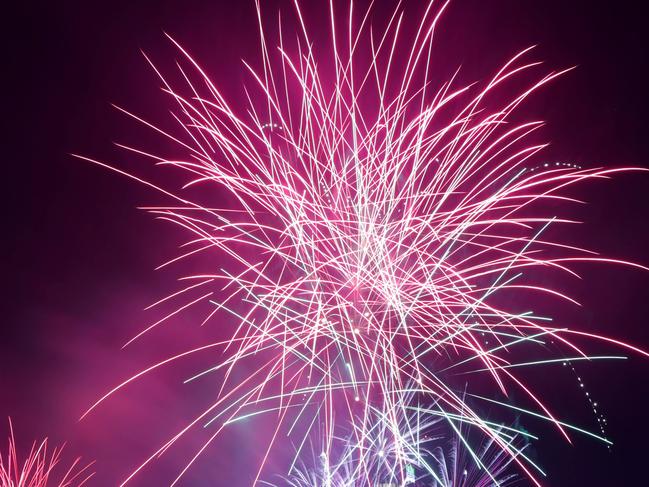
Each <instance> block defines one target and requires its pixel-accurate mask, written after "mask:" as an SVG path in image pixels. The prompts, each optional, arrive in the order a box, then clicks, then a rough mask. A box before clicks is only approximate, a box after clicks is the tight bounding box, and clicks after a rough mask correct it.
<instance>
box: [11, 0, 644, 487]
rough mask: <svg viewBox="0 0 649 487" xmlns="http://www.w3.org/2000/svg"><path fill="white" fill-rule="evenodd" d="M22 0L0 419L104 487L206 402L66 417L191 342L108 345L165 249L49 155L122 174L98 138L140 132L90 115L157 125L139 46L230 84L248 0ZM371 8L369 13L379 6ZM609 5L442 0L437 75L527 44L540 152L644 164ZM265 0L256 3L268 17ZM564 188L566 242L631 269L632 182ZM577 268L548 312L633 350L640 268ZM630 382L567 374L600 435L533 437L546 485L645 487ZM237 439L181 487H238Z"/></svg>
mask: <svg viewBox="0 0 649 487" xmlns="http://www.w3.org/2000/svg"><path fill="white" fill-rule="evenodd" d="M14 3H18V2H14ZM24 3H25V5H22V6H16V5H13V6H11V7H8V8H9V10H8V11H5V12H4V13H3V20H4V22H3V24H4V25H3V29H2V36H3V42H2V45H3V48H4V49H3V50H4V53H5V55H4V56H3V63H2V64H3V70H2V71H3V75H2V82H3V85H5V87H4V89H3V91H2V94H3V101H4V103H3V114H4V117H3V118H4V121H5V124H6V127H5V129H4V131H3V135H4V137H3V154H4V157H3V168H4V178H3V180H4V181H5V183H4V185H5V191H6V194H8V198H5V201H6V202H7V203H6V207H7V209H8V211H7V214H6V215H5V218H4V219H3V229H4V232H3V234H4V238H3V241H2V243H3V254H2V255H3V262H4V263H5V265H4V266H3V267H4V272H3V278H4V279H3V281H2V283H3V284H2V285H3V292H2V297H3V310H4V319H3V320H2V324H1V325H0V418H3V417H6V416H11V417H12V418H14V422H15V425H16V428H17V432H18V435H19V437H20V438H22V439H23V440H31V439H32V438H38V437H41V436H45V435H48V436H50V437H52V438H53V439H54V440H56V441H59V442H62V441H65V440H67V441H68V442H69V450H70V452H69V453H70V454H77V453H79V454H83V456H84V457H86V458H88V459H96V460H97V462H98V463H97V471H98V477H97V481H96V482H95V483H94V484H93V485H98V486H103V485H114V484H115V483H116V481H117V480H119V479H122V478H123V476H124V473H125V472H127V471H129V469H130V468H132V467H133V466H135V465H137V464H138V463H139V461H140V460H141V459H143V458H144V456H145V454H146V453H147V452H149V451H150V449H151V447H157V446H159V444H160V442H161V441H162V440H163V439H165V438H167V437H168V436H169V434H170V433H171V432H172V431H173V430H174V428H175V427H176V426H177V425H179V424H182V422H183V419H185V418H186V417H187V414H188V413H187V410H188V408H187V406H188V404H190V403H191V404H193V403H196V402H199V403H201V404H204V403H205V400H207V399H209V397H210V390H209V386H210V384H203V386H202V387H201V388H196V387H195V388H193V389H192V388H185V389H183V392H182V393H181V394H179V393H178V388H177V387H175V385H174V384H175V382H174V381H179V380H181V379H182V378H184V377H185V375H183V371H182V370H176V371H175V372H174V373H173V374H175V375H173V374H171V375H170V374H167V376H165V377H164V378H159V379H157V380H156V381H149V382H146V381H145V382H143V383H142V384H140V385H135V386H134V387H132V388H130V389H128V390H127V391H126V392H125V393H122V394H120V395H119V396H118V397H116V398H115V399H114V400H112V401H111V402H110V403H107V404H106V405H105V406H104V407H103V408H102V409H100V410H99V411H98V412H97V413H96V414H94V415H93V416H91V417H90V418H89V419H87V420H85V421H84V422H82V423H77V419H78V417H79V415H80V414H81V412H82V411H83V410H84V408H86V407H87V406H89V405H90V404H91V403H92V402H93V400H94V399H96V398H97V397H99V396H100V395H102V394H103V393H104V392H105V391H106V390H107V388H108V387H110V386H112V385H113V384H115V383H116V382H117V381H118V380H120V379H122V378H123V377H124V376H125V375H126V374H128V373H129V372H133V371H135V370H138V369H139V368H140V367H141V366H142V365H143V364H148V363H150V361H151V360H154V359H155V358H157V357H161V356H164V355H165V353H166V352H167V351H169V350H173V349H174V346H177V345H179V344H178V343H177V341H180V342H181V343H180V344H181V345H183V344H189V343H194V342H200V339H201V337H200V336H196V333H194V332H192V333H191V334H188V336H185V335H181V338H180V339H178V338H177V337H178V333H177V329H178V327H182V326H188V325H187V323H186V322H183V321H180V320H178V321H176V322H172V323H171V327H172V330H171V331H170V332H169V333H168V334H166V335H165V334H164V333H162V334H161V336H159V337H157V339H156V340H154V341H152V342H148V343H146V340H145V342H144V343H142V345H138V346H135V347H133V348H130V349H127V350H124V351H122V350H121V349H120V347H121V345H122V344H123V343H124V342H125V340H126V339H128V338H129V337H130V336H132V335H133V333H134V331H135V330H139V329H140V328H141V327H142V326H143V325H144V324H146V323H148V322H149V321H150V318H151V315H149V314H146V313H144V312H143V311H142V309H143V308H144V307H145V306H147V305H148V304H150V303H151V302H153V301H155V300H156V299H158V298H159V297H160V296H162V295H164V294H165V293H167V292H168V291H169V289H172V287H171V286H172V283H173V280H174V278H175V275H176V274H175V273H174V272H169V273H165V272H164V271H162V272H154V270H153V269H154V267H155V266H157V265H158V264H160V263H161V262H162V261H163V260H164V259H166V258H169V257H171V256H173V255H175V252H176V245H177V244H178V243H179V242H180V241H181V239H180V236H179V234H178V232H177V231H176V230H174V229H172V228H170V227H169V226H168V225H165V224H162V223H158V222H155V221H153V220H152V218H151V217H150V216H148V215H146V214H145V213H143V212H141V211H138V210H136V209H135V207H136V206H138V205H145V204H150V203H155V202H159V199H156V198H157V197H156V195H154V194H152V193H151V192H149V191H147V190H146V189H144V188H143V187H141V186H138V185H137V184H134V183H132V182H130V181H128V180H125V179H124V178H120V177H117V176H115V175H114V174H111V173H109V172H108V171H107V170H103V169H101V168H98V167H94V166H91V165H89V164H86V163H83V162H81V161H79V160H76V159H73V158H71V157H70V156H69V155H68V153H70V152H75V153H82V154H86V155H89V156H93V157H97V158H100V159H103V160H107V161H111V162H112V161H120V162H122V163H123V162H128V159H127V157H126V155H125V154H124V153H122V152H119V151H117V150H115V149H114V148H113V147H112V145H111V144H112V141H114V140H115V141H125V140H126V141H141V140H142V141H145V142H150V141H151V140H152V139H151V138H150V134H148V133H147V132H146V131H145V130H144V129H142V128H141V127H139V126H137V125H134V124H132V123H131V122H129V121H128V120H126V119H125V118H124V117H123V116H121V115H119V114H118V113H117V112H116V111H115V110H113V109H112V108H111V107H110V105H109V104H110V103H117V104H120V105H122V106H126V107H127V108H129V109H133V110H134V111H136V112H143V113H145V114H147V115H149V117H150V118H155V117H164V116H166V115H165V113H166V110H167V105H165V104H164V103H165V102H166V100H165V98H163V97H161V96H159V92H158V90H157V88H158V85H159V83H158V82H157V80H156V79H155V76H154V75H153V74H152V72H151V71H150V69H149V68H148V66H147V65H146V63H145V61H144V59H143V58H142V56H141V54H140V52H139V49H140V48H143V49H144V50H146V51H147V52H148V53H153V54H154V56H156V57H158V58H160V59H165V56H170V55H171V53H172V51H171V50H169V46H168V43H167V42H166V40H165V38H164V36H163V31H166V32H169V33H170V34H172V35H174V37H175V38H177V39H178V40H179V41H181V42H182V43H183V45H184V46H185V47H187V48H188V49H189V50H190V51H191V52H192V53H193V54H194V56H195V57H196V58H197V59H199V60H200V61H201V62H202V64H203V65H204V67H205V68H206V69H207V70H208V72H209V73H210V74H211V75H212V76H213V79H214V80H216V81H217V83H218V84H219V85H221V86H224V87H225V89H226V90H228V89H231V90H235V89H236V87H237V86H238V85H239V84H240V82H241V79H242V76H241V74H240V73H241V65H240V63H239V59H240V58H242V57H244V58H246V59H256V54H257V37H256V30H255V19H254V16H253V1H252V0H250V1H245V0H244V1H235V2H233V1H228V2H220V1H214V0H212V1H158V2H155V1H137V2H134V1H122V0H118V1H112V2H101V1H97V2H82V1H76V0H75V1H67V2H63V3H59V2H47V3H46V2H43V3H42V4H40V5H39V4H38V2H24ZM303 3H307V2H303ZM379 3H380V4H381V6H380V8H381V9H383V5H388V4H389V2H379ZM415 3H416V2H415ZM618 3H619V4H616V3H614V2H592V1H587V0H570V1H565V0H552V1H547V0H546V1H540V0H539V1H537V0H530V1H517V0H496V1H484V0H456V1H455V2H453V4H452V7H451V9H450V11H449V12H448V14H447V15H446V17H445V21H444V22H443V24H442V29H441V31H440V36H439V38H438V40H437V44H436V45H437V49H438V51H439V56H440V64H441V65H443V66H447V67H448V68H449V70H450V69H451V68H455V67H456V66H458V65H459V64H462V65H463V66H464V67H465V74H464V75H463V76H464V78H463V81H473V80H474V79H476V77H482V76H486V75H488V74H490V73H491V72H493V69H495V68H496V67H498V66H499V64H500V63H502V62H503V61H504V60H506V59H507V58H508V57H509V56H510V55H511V54H513V53H514V52H516V51H518V50H520V49H521V48H524V47H527V46H528V45H530V44H538V45H539V48H538V53H537V56H538V57H539V58H540V59H543V60H545V61H547V62H548V64H549V65H550V66H552V67H557V68H561V67H566V66H572V65H578V66H579V67H578V69H577V70H575V71H574V72H572V73H570V74H569V75H567V76H565V77H564V78H563V79H562V80H560V81H558V82H556V83H554V84H553V85H552V86H551V87H550V88H548V89H545V90H544V91H543V93H542V94H541V95H540V96H539V97H538V98H536V99H535V101H534V102H533V103H531V104H530V105H529V106H528V110H529V112H530V116H531V117H540V118H543V119H545V120H547V121H548V125H547V127H546V128H545V129H544V132H543V135H544V137H545V138H546V139H547V140H550V141H551V142H552V145H551V147H550V148H549V149H548V151H547V152H546V155H547V158H548V159H549V160H555V159H558V160H565V161H572V162H576V163H580V164H583V165H588V166H595V165H604V166H616V165H617V166H619V165H637V166H643V167H649V137H648V136H647V133H646V131H647V129H646V127H647V124H646V120H647V113H649V103H648V102H649V96H648V95H647V87H648V86H649V51H648V46H649V43H648V42H647V38H646V35H647V34H646V23H645V19H646V17H645V15H644V13H643V12H642V11H641V7H639V6H638V7H634V6H633V5H632V4H633V2H618ZM638 3H640V2H638ZM276 4H277V2H268V5H269V6H270V7H269V9H272V10H274V6H273V5H276ZM415 10H416V9H415ZM138 163H140V162H138ZM578 194H579V196H581V197H583V198H586V199H587V200H588V201H589V202H590V204H589V206H588V207H585V208H579V209H576V210H575V215H576V217H577V218H581V219H582V220H584V221H585V222H586V223H585V224H584V225H582V226H580V227H579V228H576V229H574V230H573V232H574V238H572V239H571V240H572V241H574V242H576V243H578V244H583V245H585V246H588V247H590V248H595V249H597V250H601V251H602V253H604V254H606V255H608V256H610V257H616V258H621V259H627V260H632V261H636V262H639V263H642V264H645V265H648V264H649V252H648V250H649V225H648V223H647V222H649V176H647V175H637V174H635V175H626V176H620V177H616V178H615V179H613V180H612V181H608V182H605V183H600V182H598V183H595V184H590V185H588V186H586V187H583V188H582V189H580V190H579V191H578ZM584 277H585V279H584V280H583V281H582V282H580V283H577V284H576V286H575V288H574V291H573V292H574V294H575V295H576V296H577V298H578V299H580V300H581V302H582V303H583V304H584V309H581V310H575V311H572V312H570V314H567V315H566V317H567V318H569V319H572V320H574V323H575V325H576V326H578V327H580V328H581V329H588V330H592V331H596V332H600V333H604V334H607V335H611V336H615V337H617V338H620V339H624V340H627V341H630V342H632V343H634V344H636V345H638V346H642V347H644V348H645V349H649V326H648V325H649V323H648V318H647V317H648V315H649V273H647V274H643V273H641V272H637V271H633V270H629V269H617V268H610V267H605V268H598V267H596V268H588V269H584ZM174 325H175V326H176V328H175V329H174V328H173V326H174ZM152 346H154V347H155V348H152ZM609 351H611V350H610V349H609ZM554 370H555V369H552V371H554ZM552 371H550V372H549V373H548V374H547V375H542V376H539V377H537V378H536V383H535V385H536V386H537V387H539V388H540V389H541V390H542V391H544V392H546V393H547V395H548V396H549V397H551V402H552V404H553V405H555V409H557V410H559V411H561V412H565V416H566V417H568V418H569V419H572V420H574V421H576V422H579V423H580V424H584V425H590V424H592V420H593V418H592V414H591V413H590V411H589V409H588V408H587V407H586V405H585V404H584V403H583V402H579V396H578V395H575V394H574V384H572V383H570V381H566V380H565V377H564V378H563V379H561V380H559V379H556V378H555V377H554V376H553V375H552V373H551V372H552ZM648 374H649V361H647V360H644V361H643V360H641V359H639V358H637V357H633V358H632V359H631V360H628V361H627V362H625V363H607V364H597V365H593V366H592V367H587V368H583V373H582V376H583V377H584V379H585V380H586V381H587V384H588V387H589V388H590V390H591V391H592V394H594V395H595V396H596V397H597V399H598V402H599V403H600V404H601V405H602V408H603V410H604V411H605V412H606V413H607V416H608V421H609V425H610V427H609V432H610V436H611V438H612V439H613V440H614V441H615V443H616V444H615V446H614V447H613V450H612V452H611V453H609V452H608V451H607V450H606V448H604V447H603V446H602V445H600V444H598V443H596V442H594V441H586V440H584V439H583V438H579V437H577V441H576V442H575V445H574V446H570V445H568V444H566V443H565V442H564V441H563V440H562V439H561V438H560V437H559V436H558V435H557V434H556V433H554V432H546V433H545V434H544V438H543V440H542V441H541V442H539V443H538V444H537V448H536V450H535V452H536V456H537V458H538V459H539V461H540V463H541V464H542V465H543V466H544V467H545V468H546V469H547V470H548V472H549V473H550V477H549V479H548V482H547V484H548V485H557V486H577V485H593V486H597V485H601V486H611V485H644V484H645V483H646V462H647V460H646V444H647V439H648V438H649V422H648V421H647V417H646V412H647V411H649V382H648V381H647V377H648ZM151 418H156V419H157V420H158V421H155V422H153V421H151ZM156 424H158V425H160V424H162V425H164V426H163V427H154V425H156ZM0 431H4V425H0ZM254 435H255V432H254V431H250V430H245V429H242V431H240V432H239V433H238V434H237V435H233V436H232V437H228V438H227V439H226V441H225V442H220V443H219V446H216V447H215V448H213V449H212V450H210V451H209V452H208V454H207V455H206V457H207V458H206V460H204V461H202V462H199V464H198V465H197V469H196V474H195V476H194V477H193V478H190V481H188V482H187V483H186V485H219V486H221V485H222V486H239V485H241V486H243V485H247V484H246V482H245V481H243V480H241V479H239V480H237V478H238V475H239V474H241V475H242V477H243V478H244V479H245V478H247V477H248V475H249V472H248V470H250V469H249V468H248V467H247V465H248V462H250V461H251V458H250V456H251V454H250V453H246V452H250V451H252V450H254V447H253V445H254V444H255V441H256V439H255V436H254ZM190 443H191V442H190ZM189 446H190V445H189ZM174 466H175V465H174V456H173V455H171V460H169V461H168V462H167V463H163V465H162V466H161V467H160V468H159V469H158V470H159V472H158V474H157V475H159V476H158V477H156V479H154V480H152V478H151V477H150V478H148V480H146V481H143V483H141V484H137V485H166V484H165V483H164V479H168V478H169V477H166V476H165V472H166V471H173V470H174ZM236 469H240V472H239V473H237V472H236V471H235V470H236ZM198 478H200V479H208V480H203V481H202V482H201V481H199V480H197V479H198ZM134 485H136V484H134Z"/></svg>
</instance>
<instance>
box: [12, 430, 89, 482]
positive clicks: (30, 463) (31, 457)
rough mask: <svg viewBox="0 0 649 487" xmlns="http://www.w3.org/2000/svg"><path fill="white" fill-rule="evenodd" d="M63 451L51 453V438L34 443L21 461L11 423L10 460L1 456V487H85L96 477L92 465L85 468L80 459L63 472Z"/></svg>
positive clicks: (56, 449) (58, 448)
mask: <svg viewBox="0 0 649 487" xmlns="http://www.w3.org/2000/svg"><path fill="white" fill-rule="evenodd" d="M62 451H63V447H56V448H54V449H53V450H52V449H49V447H48V442H47V438H46V439H44V440H43V441H41V442H40V443H36V442H34V443H33V444H32V446H31V449H30V451H29V454H27V456H26V457H25V458H24V459H21V458H20V456H19V453H18V448H17V446H16V440H15V438H14V430H13V425H12V423H11V419H9V449H8V450H7V456H6V457H4V456H3V455H1V454H0V487H81V486H82V485H84V484H85V483H86V482H87V481H88V480H89V479H90V478H91V477H92V476H93V473H92V472H90V471H89V469H90V467H91V465H92V464H87V465H85V466H82V464H81V459H80V458H77V459H76V460H74V462H72V464H71V465H70V466H69V467H67V470H62V467H59V465H60V463H61V453H62Z"/></svg>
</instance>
